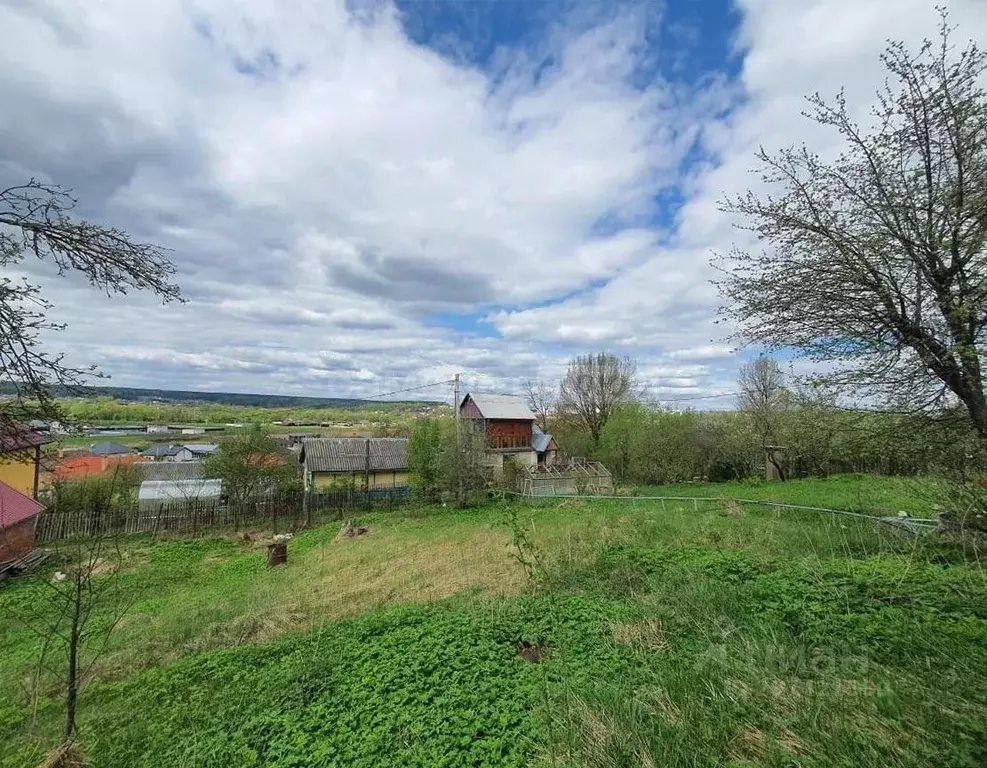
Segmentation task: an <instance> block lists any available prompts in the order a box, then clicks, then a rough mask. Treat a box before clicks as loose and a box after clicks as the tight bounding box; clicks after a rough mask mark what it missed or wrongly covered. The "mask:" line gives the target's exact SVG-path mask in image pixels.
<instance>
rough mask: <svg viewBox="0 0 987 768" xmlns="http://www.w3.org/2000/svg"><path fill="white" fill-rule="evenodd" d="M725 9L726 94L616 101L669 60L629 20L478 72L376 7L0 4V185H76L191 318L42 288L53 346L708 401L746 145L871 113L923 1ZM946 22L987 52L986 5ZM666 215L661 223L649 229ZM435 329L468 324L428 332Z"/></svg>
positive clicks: (149, 364) (634, 92)
mask: <svg viewBox="0 0 987 768" xmlns="http://www.w3.org/2000/svg"><path fill="white" fill-rule="evenodd" d="M738 5H739V6H740V8H741V10H742V11H743V21H742V27H741V29H740V30H739V33H738V38H737V42H738V45H739V46H740V47H741V48H742V50H743V51H744V55H743V69H742V74H741V76H740V79H739V81H737V82H731V81H730V80H729V79H728V78H727V77H726V75H724V74H723V73H711V75H712V76H711V77H710V78H708V79H706V80H705V81H702V85H701V87H699V88H689V89H687V88H685V87H684V86H682V85H679V84H676V83H673V82H666V81H664V80H662V79H660V78H658V77H655V78H654V79H653V80H652V81H650V82H649V84H648V85H647V87H641V84H640V83H639V82H637V81H636V79H635V76H636V73H637V68H638V67H639V65H641V64H642V62H646V61H650V60H651V59H653V57H655V56H656V55H657V56H662V55H664V54H665V52H663V51H657V52H656V51H655V50H653V49H651V48H649V47H648V45H647V40H646V36H645V34H644V29H645V27H644V22H643V20H642V16H641V13H639V11H640V10H641V8H638V9H637V10H635V9H631V10H630V11H628V12H624V11H620V12H612V13H609V14H607V15H605V16H602V17H600V19H598V20H597V21H598V22H599V23H596V24H594V25H586V24H582V25H578V26H577V25H566V24H565V23H560V24H557V25H555V26H553V27H552V31H551V34H549V35H548V36H547V37H546V39H545V40H544V41H542V45H541V46H534V45H528V46H527V47H525V48H523V49H520V48H516V49H504V50H501V51H499V52H498V54H497V55H496V56H495V57H494V60H495V61H496V62H497V65H496V68H495V69H493V70H489V71H484V70H481V69H479V68H477V67H474V66H471V65H469V64H467V63H464V62H465V59H464V58H463V57H458V58H457V59H455V60H453V59H451V58H448V57H442V56H440V55H439V54H437V53H436V52H434V51H432V50H429V49H426V48H423V47H421V46H417V45H415V44H413V43H412V42H410V41H409V39H408V38H407V36H406V35H405V33H404V31H403V29H402V27H401V25H400V22H399V19H398V17H397V15H396V14H395V13H394V12H393V11H391V10H390V9H388V8H387V7H386V6H381V5H374V6H372V7H373V9H375V10H374V12H373V16H372V18H368V17H367V15H366V14H363V15H361V16H360V17H359V18H355V17H354V16H353V15H352V14H351V13H349V12H347V10H346V8H345V5H344V4H343V3H342V2H328V1H326V2H315V0H308V1H307V2H303V3H296V4H293V6H292V12H291V13H285V12H284V6H283V4H280V3H275V2H274V1H273V0H208V1H207V0H197V1H194V2H193V1H191V0H190V2H179V1H178V0H173V1H172V0H153V2H152V1H151V0H148V2H142V3H138V4H135V3H130V2H124V0H114V1H111V2H105V3H99V4H94V3H87V2H84V1H83V0H75V1H74V2H73V1H72V0H58V1H57V2H56V0H46V1H45V2H32V3H26V2H25V3H19V4H14V5H8V6H4V7H0V72H2V73H3V74H2V75H0V99H2V101H3V103H4V104H7V105H17V108H16V109H6V110H4V111H3V113H2V114H0V181H3V180H5V179H7V178H20V177H23V176H24V175H28V174H38V175H42V176H45V177H48V178H51V179H53V180H55V181H57V182H61V183H64V184H67V185H70V186H72V187H74V188H75V189H76V191H77V193H78V195H79V197H80V198H81V200H82V206H81V208H80V212H81V213H83V214H84V215H87V216H90V217H92V218H94V219H98V220H101V221H107V222H110V223H113V224H117V225H120V226H123V227H125V228H127V229H128V230H130V231H132V232H133V233H134V234H135V235H137V236H139V237H141V238H145V239H149V240H152V241H155V242H160V243H162V244H164V245H167V246H169V247H171V248H173V254H174V260H175V262H176V264H177V265H178V266H179V269H180V274H179V277H180V280H181V282H182V285H183V287H184V288H185V292H186V294H187V295H188V297H189V299H190V302H189V303H187V304H184V305H181V306H177V305H176V306H169V307H164V308H162V307H159V306H157V305H156V304H155V302H154V301H153V300H151V299H149V298H148V297H127V298H126V299H114V300H113V301H107V300H105V299H103V298H100V297H99V296H96V295H94V294H93V293H92V292H91V291H88V290H87V289H85V288H84V287H83V286H81V285H80V284H79V283H78V282H77V281H72V280H62V281H57V280H54V279H52V278H51V276H50V274H49V275H48V279H47V281H46V287H48V289H49V293H50V296H51V297H52V299H53V300H54V301H55V302H56V306H57V311H58V316H59V319H64V320H65V321H66V322H67V323H68V324H69V329H68V330H67V331H66V332H64V333H63V334H61V336H60V337H59V338H57V339H55V340H53V343H57V344H59V345H60V346H61V347H63V348H66V349H69V350H70V351H71V355H72V356H73V358H74V359H77V360H79V361H86V362H88V361H95V362H97V363H99V364H101V365H102V367H103V368H104V369H105V370H107V371H108V372H109V373H111V374H113V376H114V380H115V381H116V382H118V383H121V384H145V385H148V386H184V387H190V388H206V387H213V388H222V389H236V390H248V391H282V392H293V393H306V392H308V393H312V394H320V395H322V394H339V395H347V394H354V393H359V394H373V393H375V392H380V391H386V390H388V389H396V388H400V386H403V385H408V386H410V385H412V384H414V383H423V382H426V381H430V380H439V379H444V378H448V377H449V376H450V375H451V374H452V373H453V372H454V371H456V370H462V371H464V373H466V374H467V375H468V376H469V377H472V378H473V380H474V381H480V380H482V381H484V382H487V385H488V386H489V387H491V388H502V389H505V388H506V389H509V388H516V387H518V386H519V382H520V381H521V380H523V379H524V378H528V377H533V378H545V379H549V378H552V377H555V376H558V374H559V373H560V372H561V370H562V368H563V365H564V360H565V358H566V357H567V356H568V355H569V354H570V353H571V352H572V351H580V350H585V349H590V348H594V347H599V346H611V347H613V348H615V349H617V350H618V351H621V352H627V353H630V354H634V355H636V356H637V357H639V358H640V359H641V360H642V363H647V365H644V364H643V365H642V369H644V368H646V367H647V366H649V365H650V366H652V367H653V370H651V369H649V370H650V371H651V372H650V373H649V376H650V377H651V379H652V381H651V383H652V385H653V386H655V387H671V388H679V389H687V390H690V391H695V392H697V393H710V392H712V393H718V392H722V391H726V390H724V387H727V388H729V386H730V384H729V380H730V379H731V378H732V376H733V371H734V369H735V367H736V358H735V357H734V356H732V355H731V354H730V349H729V348H728V347H727V346H726V345H725V344H724V343H723V342H722V336H723V335H724V329H723V328H721V327H717V326H715V325H714V324H713V319H714V314H713V309H714V307H715V305H716V303H717V298H716V294H715V290H714V289H713V288H712V287H711V286H710V284H709V282H708V280H709V278H710V277H712V276H713V272H712V271H711V269H710V267H709V265H708V260H709V258H710V255H711V252H712V251H714V250H719V251H724V250H726V249H727V248H728V247H729V245H730V243H731V242H732V241H733V240H734V239H736V238H737V237H738V234H737V233H736V232H735V231H734V230H732V229H731V226H730V224H731V223H730V221H729V220H727V219H726V217H724V216H722V215H721V214H719V213H718V212H717V210H716V200H717V199H718V198H719V197H720V196H721V194H723V193H724V192H730V191H736V190H740V189H743V188H744V187H745V185H747V184H749V183H750V177H749V175H748V174H747V173H746V171H747V168H748V167H749V166H750V164H751V162H752V154H753V150H754V148H755V147H756V145H757V144H758V143H764V144H765V145H767V146H769V147H777V146H782V145H786V144H790V143H793V142H799V141H801V140H803V139H805V140H806V141H810V142H817V141H821V142H823V143H825V142H826V141H827V140H828V139H826V138H825V137H822V138H820V137H819V135H818V134H817V133H816V132H814V131H813V130H811V127H810V126H809V124H808V123H806V122H805V121H803V120H802V119H801V118H800V117H799V115H798V113H799V110H800V109H801V108H802V102H801V97H802V95H803V94H805V93H807V92H811V91H814V90H820V91H822V92H823V93H833V92H835V91H836V90H837V89H838V87H839V86H840V85H846V86H848V89H849V90H848V94H849V96H850V97H851V98H852V99H854V100H855V101H854V103H855V104H858V105H859V106H860V107H861V108H865V107H866V106H867V104H868V103H869V95H870V94H871V93H872V92H873V89H874V87H876V86H877V85H878V84H879V82H880V77H881V69H880V64H879V62H878V60H877V55H878V53H879V52H880V50H881V48H882V46H883V41H884V39H885V38H886V37H888V36H891V37H903V38H904V39H906V40H909V41H911V42H915V41H916V40H918V39H919V38H920V37H921V36H922V35H923V34H928V33H929V32H930V31H932V30H933V28H934V25H935V22H936V17H935V14H934V11H933V10H932V9H931V7H929V6H928V4H927V3H926V2H925V1H924V0H872V2H868V3H860V2H859V0H858V1H857V2H849V1H848V0H814V1H813V2H800V3H791V2H787V1H783V0H742V2H739V3H738ZM952 5H953V6H955V11H954V13H955V15H954V18H955V20H956V21H957V22H959V23H960V24H961V25H963V29H964V30H971V31H975V30H982V29H987V11H985V10H984V7H983V5H982V4H980V3H978V2H976V1H975V0H963V1H960V0H957V2H955V3H953V4H952ZM642 8H645V9H647V8H648V5H647V4H644V5H643V6H642ZM978 24H979V26H978ZM693 44H697V45H698V44H702V43H701V41H699V42H695V41H694V42H693ZM668 55H669V56H674V55H675V52H672V51H670V52H668ZM696 142H700V146H701V148H702V152H701V153H700V154H701V157H700V158H699V162H695V156H694V153H693V148H694V146H695V144H696ZM686 158H688V162H685V160H686ZM669 191H673V192H675V193H677V194H680V195H682V196H684V198H685V204H684V206H683V207H682V209H681V210H680V211H679V214H678V217H677V219H676V221H674V222H672V221H663V220H661V219H660V218H657V219H656V218H655V217H654V216H653V215H652V214H653V213H654V211H655V209H656V204H655V199H656V197H658V196H660V195H662V194H664V193H666V192H669ZM30 268H31V270H32V272H36V271H37V268H36V267H30ZM42 272H43V270H42ZM456 312H463V313H473V314H479V315H480V316H483V317H485V318H486V323H482V322H481V323H480V324H479V326H478V327H479V329H480V331H479V332H477V331H474V330H471V329H470V328H469V327H465V329H464V330H461V331H456V330H452V329H450V328H447V327H436V326H435V324H434V323H433V322H432V321H431V320H430V318H431V317H432V316H433V315H434V314H435V313H444V314H448V313H456ZM490 332H495V333H496V334H497V335H494V336H491V335H490ZM693 363H695V364H696V365H695V366H693V367H692V368H689V366H690V365H691V364H693ZM683 367H685V368H688V370H685V371H682V370H680V369H682V368H683ZM426 394H428V393H427V392H426Z"/></svg>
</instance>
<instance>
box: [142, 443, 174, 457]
mask: <svg viewBox="0 0 987 768" xmlns="http://www.w3.org/2000/svg"><path fill="white" fill-rule="evenodd" d="M181 449H182V446H180V445H162V444H161V443H155V444H154V445H152V446H149V447H148V449H147V450H146V451H144V452H143V453H142V454H141V456H143V457H144V458H145V459H147V460H148V461H169V460H173V459H174V457H175V455H176V454H177V453H178V452H179V451H180V450H181Z"/></svg>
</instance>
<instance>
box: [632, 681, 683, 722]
mask: <svg viewBox="0 0 987 768" xmlns="http://www.w3.org/2000/svg"><path fill="white" fill-rule="evenodd" d="M641 699H642V700H643V701H644V703H645V704H646V705H647V706H648V707H650V708H651V709H653V710H654V711H655V712H656V713H657V714H658V715H660V716H661V717H663V718H664V719H665V720H667V721H668V722H670V723H671V724H672V725H678V724H679V723H680V722H681V721H682V716H681V712H680V711H679V708H678V707H677V706H676V705H675V702H674V701H672V699H671V697H670V696H669V695H668V691H666V690H665V689H664V688H659V687H657V686H655V687H653V688H646V689H645V690H643V691H642V692H641Z"/></svg>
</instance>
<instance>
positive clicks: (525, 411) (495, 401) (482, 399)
mask: <svg viewBox="0 0 987 768" xmlns="http://www.w3.org/2000/svg"><path fill="white" fill-rule="evenodd" d="M467 400H472V401H473V405H475V406H476V407H477V409H478V410H479V411H480V413H481V414H482V415H483V418H485V419H509V420H511V421H534V420H535V414H533V413H532V412H531V409H530V408H529V407H528V404H527V403H526V402H525V401H524V398H523V397H514V395H473V394H467V395H466V397H464V398H463V402H462V405H465V404H466V401H467Z"/></svg>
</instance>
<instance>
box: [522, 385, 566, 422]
mask: <svg viewBox="0 0 987 768" xmlns="http://www.w3.org/2000/svg"><path fill="white" fill-rule="evenodd" d="M523 387H524V399H525V402H527V404H528V407H529V408H530V409H531V412H532V413H534V414H535V423H536V424H538V426H539V427H540V428H541V429H542V431H548V417H549V415H550V414H551V413H552V411H554V410H555V406H556V402H557V401H558V393H557V392H556V390H555V387H551V386H549V385H548V384H544V383H543V382H540V381H537V382H536V381H532V380H531V379H528V380H527V381H526V382H524V385H523Z"/></svg>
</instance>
